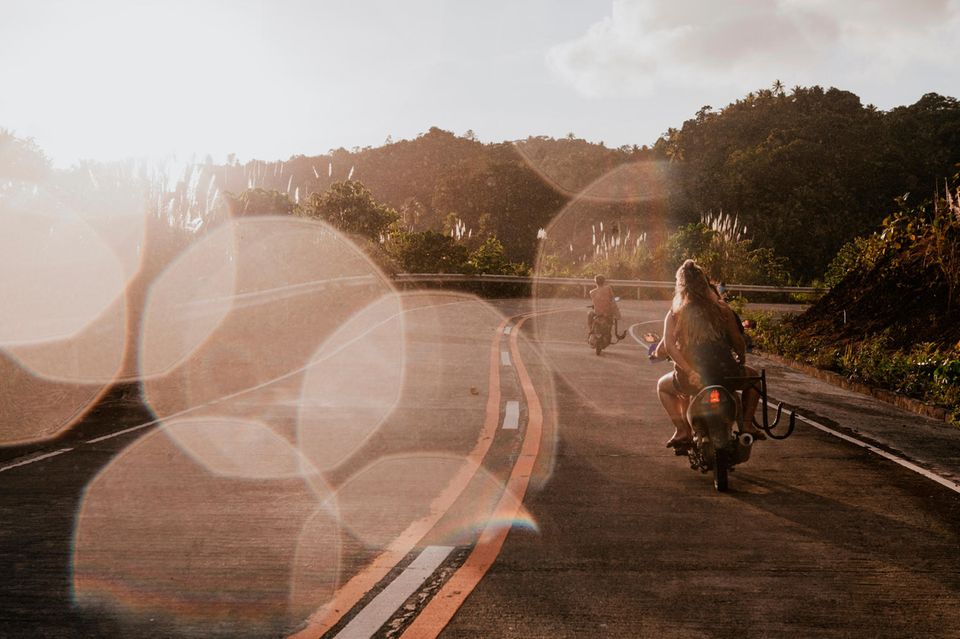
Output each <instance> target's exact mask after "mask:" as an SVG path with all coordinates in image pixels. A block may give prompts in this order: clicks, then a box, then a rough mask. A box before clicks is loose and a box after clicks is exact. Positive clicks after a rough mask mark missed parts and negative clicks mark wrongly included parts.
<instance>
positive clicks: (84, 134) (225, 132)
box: [7, 2, 277, 165]
mask: <svg viewBox="0 0 960 639" xmlns="http://www.w3.org/2000/svg"><path fill="white" fill-rule="evenodd" d="M174 4H178V3H174ZM91 15H93V16H94V17H95V19H91ZM42 29H43V32H42V33H40V34H34V36H33V37H32V38H29V39H28V38H24V39H23V40H22V41H19V42H9V43H8V44H7V46H9V47H12V48H15V49H17V51H16V54H18V55H16V57H17V58H19V59H20V60H24V61H31V62H30V63H29V64H28V65H23V66H24V69H23V71H22V72H21V75H20V78H18V80H19V81H18V82H17V83H16V85H15V86H17V87H19V90H21V91H23V92H24V94H25V95H30V96H32V98H31V99H30V100H29V101H20V102H29V103H30V104H31V112H30V113H29V114H28V115H27V118H28V121H30V122H32V123H33V125H34V126H33V130H34V131H35V133H33V132H32V133H31V134H32V135H33V136H34V137H35V138H36V139H37V141H38V143H39V144H40V145H41V147H43V148H44V149H45V150H46V151H47V152H48V153H49V154H50V155H51V156H52V159H53V160H54V162H55V163H56V164H58V165H67V164H70V163H71V162H73V161H75V160H77V159H80V158H88V159H94V160H111V159H117V158H122V157H127V156H137V157H144V156H153V157H166V156H169V155H174V154H175V155H178V156H180V157H183V156H185V155H189V154H191V153H198V154H205V153H207V152H211V153H226V152H230V150H233V149H231V144H232V143H234V141H236V139H237V137H238V132H239V131H243V132H244V134H243V135H244V136H246V137H250V136H251V135H253V136H254V137H255V136H256V135H257V133H255V131H256V130H257V129H261V130H263V129H265V128H267V124H266V122H265V121H264V122H250V121H249V120H248V119H245V118H249V117H250V114H251V113H253V114H261V115H262V116H263V118H264V120H266V118H267V116H268V114H269V113H270V104H271V102H272V100H273V98H275V96H276V95H277V94H276V93H275V91H274V88H275V87H271V84H272V83H270V82H267V83H265V81H264V78H268V77H274V78H275V77H276V68H277V67H276V66H274V64H273V62H274V61H273V60H271V56H270V53H269V51H268V50H267V49H266V47H265V46H263V41H264V39H263V37H262V34H260V33H257V32H256V31H255V26H253V24H252V23H251V22H250V21H247V22H239V21H237V22H236V23H235V24H232V23H231V12H230V11H227V10H221V11H214V7H212V6H210V5H206V4H203V3H197V4H196V5H190V6H183V7H171V6H170V3H164V4H156V5H150V4H143V3H129V4H127V3H119V2H116V3H115V2H101V3H98V5H96V6H94V7H91V6H90V5H89V4H87V3H83V4H78V5H66V6H64V7H63V8H62V11H58V12H57V14H56V15H52V16H51V17H50V19H49V20H46V21H44V23H43V27H42ZM36 42H46V43H49V42H56V43H57V46H56V47H46V46H37V45H36ZM11 57H13V56H11ZM8 59H9V58H8ZM268 69H271V71H270V73H268ZM27 70H29V71H27ZM241 104H242V108H240V107H239V105H241ZM252 124H256V125H257V126H251V125H252ZM47 138H49V142H48V141H47ZM200 157H201V158H202V155H201V156H200ZM215 159H216V160H217V161H222V160H223V158H222V157H216V158H215Z"/></svg>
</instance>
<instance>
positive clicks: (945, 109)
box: [0, 83, 960, 283]
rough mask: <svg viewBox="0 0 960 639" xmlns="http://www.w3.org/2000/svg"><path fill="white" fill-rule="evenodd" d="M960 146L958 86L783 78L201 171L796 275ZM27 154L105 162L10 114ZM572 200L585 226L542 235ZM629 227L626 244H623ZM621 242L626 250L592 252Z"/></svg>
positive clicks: (533, 236) (805, 277)
mask: <svg viewBox="0 0 960 639" xmlns="http://www.w3.org/2000/svg"><path fill="white" fill-rule="evenodd" d="M678 119H679V118H678ZM241 135H242V133H241ZM38 158H39V160H38ZM958 163H960V102H958V100H956V99H955V98H951V97H944V96H940V95H937V94H927V95H925V96H923V97H922V98H920V99H919V100H918V101H917V102H916V103H915V104H912V105H910V106H904V107H898V108H894V109H892V110H890V111H880V110H878V109H876V108H874V107H872V106H869V105H864V104H863V103H862V102H861V100H860V99H859V98H858V97H857V96H856V95H854V94H852V93H850V92H848V91H842V90H838V89H829V90H824V89H822V88H820V87H808V88H804V87H796V88H794V89H793V90H790V91H785V90H783V88H782V87H781V86H780V85H779V83H777V84H775V86H774V88H772V89H764V90H761V91H758V92H756V93H751V94H748V95H747V96H745V97H744V98H743V99H741V100H737V101H736V102H734V103H733V104H730V105H727V106H726V107H723V108H721V109H716V110H715V109H713V108H711V107H709V106H705V107H703V108H702V109H700V110H699V111H698V112H697V113H696V114H695V115H694V117H692V118H691V119H689V120H687V121H686V122H683V123H682V125H681V126H680V127H679V128H672V129H670V130H668V131H667V132H666V133H665V134H664V135H663V136H662V137H661V138H660V139H658V140H657V141H656V142H655V143H654V144H653V145H652V146H650V147H647V146H640V147H638V146H627V147H620V148H608V147H606V146H604V145H603V144H602V143H601V144H595V143H590V142H587V141H585V140H582V139H578V138H576V137H575V136H574V135H573V134H570V135H568V136H567V137H565V138H561V139H553V138H549V137H542V136H541V137H529V138H527V139H526V140H521V141H517V142H503V143H495V144H484V143H481V142H479V141H477V140H476V138H475V136H474V135H473V134H472V132H469V131H468V132H466V133H464V134H463V135H455V134H453V133H450V132H447V131H443V130H441V129H438V128H431V129H429V130H428V131H427V132H426V133H424V134H422V135H420V136H419V137H417V138H416V139H413V140H401V141H397V142H393V141H391V140H389V139H388V140H387V141H386V142H385V144H384V145H382V146H379V147H376V148H363V149H360V148H354V149H352V150H349V151H348V150H346V149H337V150H335V151H331V152H328V153H326V154H322V155H315V156H308V155H298V156H294V157H292V158H290V159H288V160H285V161H273V162H270V161H262V160H251V161H247V162H245V163H240V162H238V161H237V160H236V159H231V160H230V161H229V162H228V163H226V164H223V165H216V164H214V162H213V161H212V159H210V160H208V161H207V162H206V163H205V164H204V165H202V166H200V167H199V170H198V171H194V173H193V175H194V179H196V181H197V182H198V183H200V184H206V185H210V186H209V188H210V189H211V191H212V189H213V187H214V186H215V187H216V188H217V189H219V192H221V193H223V192H227V193H231V194H233V195H234V196H242V194H243V193H244V192H246V191H248V190H251V189H262V190H265V191H266V196H265V197H264V196H263V194H262V193H261V194H260V195H257V196H256V197H253V198H247V200H246V201H256V202H257V203H258V207H259V208H257V207H255V208H257V210H254V211H248V212H253V213H284V214H286V213H291V212H293V211H296V210H297V209H298V207H297V206H296V205H297V204H300V203H304V202H307V201H308V200H310V198H311V195H313V194H321V193H325V192H327V191H328V190H329V189H330V187H331V186H333V185H334V184H336V183H340V182H344V181H348V180H352V181H356V182H360V183H362V184H363V185H364V186H365V187H366V188H367V189H369V192H370V193H371V194H372V197H373V198H374V199H375V200H376V201H377V202H379V203H381V204H384V205H387V206H388V207H390V208H392V209H394V210H395V211H396V212H397V213H398V214H399V217H400V224H401V226H402V230H403V231H404V232H407V233H422V232H426V231H436V232H440V233H444V234H446V235H450V233H451V232H452V231H454V230H456V231H457V232H458V233H459V235H458V238H457V241H458V242H459V241H461V240H462V241H463V243H464V246H463V247H462V248H467V249H469V250H474V249H475V248H476V246H473V245H478V244H479V243H482V242H483V241H484V238H487V237H490V236H495V237H496V238H498V239H499V241H500V242H501V243H502V247H503V250H504V251H505V257H506V258H507V259H508V260H511V261H513V262H523V263H525V264H527V265H530V264H533V262H534V259H535V258H536V255H537V250H538V249H545V250H553V251H556V256H557V257H558V260H557V261H556V263H557V264H560V262H562V261H563V260H564V259H565V260H567V261H566V262H564V263H562V264H560V266H559V267H558V269H557V270H558V271H562V272H566V273H570V274H589V273H588V271H589V270H590V269H604V270H605V271H606V272H608V273H612V274H616V275H618V276H621V277H641V278H644V279H650V278H654V277H663V276H664V275H669V274H670V272H671V271H672V269H674V268H675V267H676V265H675V264H674V263H673V262H675V261H676V259H677V258H682V257H683V256H690V257H696V258H698V259H701V258H704V254H700V253H696V250H700V249H703V248H704V246H706V245H705V244H704V242H706V243H707V244H709V243H710V242H711V241H712V240H711V238H716V237H717V236H719V235H723V234H724V233H726V234H727V235H728V237H727V241H728V242H733V243H735V244H737V245H738V246H740V247H741V248H743V249H744V250H745V251H746V252H745V253H743V254H752V255H758V254H757V253H750V251H755V250H756V249H769V251H767V253H766V254H764V255H763V256H760V257H759V258H758V262H757V264H760V265H777V268H776V269H770V268H767V267H766V266H761V267H760V268H755V269H754V271H756V272H757V273H759V274H763V275H764V277H766V278H767V279H771V278H772V277H773V276H772V275H770V274H771V273H773V272H774V271H776V273H777V275H776V278H777V279H783V278H782V277H781V276H782V273H783V270H782V269H780V268H779V264H780V260H782V259H785V260H786V261H787V262H786V264H787V272H788V273H789V275H790V279H792V280H793V281H795V282H801V283H803V282H809V281H813V280H817V279H820V278H822V277H823V275H824V273H825V270H826V268H827V266H828V265H829V264H830V262H831V260H832V259H833V258H834V256H835V255H836V254H837V252H838V250H839V249H840V247H841V246H843V245H844V244H845V243H847V242H848V241H850V240H851V239H853V238H854V237H857V236H861V235H865V234H868V233H870V232H872V231H874V230H875V229H877V228H878V227H879V225H880V223H881V221H882V220H883V219H884V218H885V217H886V216H887V215H888V214H889V213H891V211H893V210H895V209H896V208H897V204H896V200H897V199H900V200H903V196H904V195H905V194H907V193H911V194H912V198H913V200H912V201H915V200H919V199H922V198H927V197H930V196H931V195H932V194H933V193H934V192H935V189H936V185H938V184H940V185H942V180H943V178H945V177H947V176H949V175H952V174H953V173H954V172H955V171H956V166H957V164H958ZM34 165H35V166H34ZM25 167H26V168H25ZM29 167H33V168H32V169H30V175H31V176H36V175H39V173H42V172H43V171H44V170H46V171H47V172H50V173H57V174H59V178H62V181H63V182H64V183H69V184H74V185H75V184H79V183H81V182H82V181H83V180H85V179H88V176H93V175H94V174H96V173H98V172H100V171H103V170H105V167H103V166H101V167H99V168H98V167H97V166H95V165H91V164H89V163H85V164H82V165H80V166H78V167H74V169H72V170H68V171H64V172H53V171H51V170H50V169H49V162H46V161H45V158H43V157H42V151H40V150H39V149H37V148H36V147H35V145H33V144H32V141H29V140H28V141H24V140H18V139H17V138H15V137H13V136H12V135H11V134H10V133H9V132H6V131H3V130H2V129H0V178H3V177H5V176H6V177H17V176H20V174H21V173H23V171H26V170H27V168H29ZM38 172H39V173H38ZM198 172H199V177H201V178H204V179H197V178H198ZM210 174H213V175H214V176H215V177H216V178H217V179H216V180H215V181H214V182H211V181H210V180H208V179H205V178H207V177H209V176H210ZM70 188H73V187H72V186H71V187H70ZM263 204H267V206H266V209H270V210H260V209H262V208H263V206H260V205H263ZM274 209H275V210H274ZM721 213H722V214H723V215H722V216H720V214H721ZM561 214H563V215H565V216H566V219H567V222H570V220H571V219H572V223H573V224H574V225H578V228H577V230H576V233H578V234H579V235H578V236H577V237H576V238H575V239H572V240H570V241H567V240H566V238H563V239H557V237H556V234H554V235H551V237H550V239H549V240H548V241H547V242H540V241H539V240H538V234H540V235H541V236H542V233H541V232H540V230H541V229H551V230H553V228H552V227H550V223H551V221H553V220H556V219H557V218H558V216H560V215H561ZM718 216H719V217H718ZM734 218H736V220H737V221H738V224H734V225H731V224H729V223H728V222H729V221H732V220H733V219H734ZM718 219H720V220H721V222H722V224H720V225H719V226H718V225H717V224H716V221H717V220H718ZM703 221H705V222H706V224H699V225H697V224H698V223H700V222H703ZM724 229H725V230H724ZM597 230H600V231H603V233H605V234H606V235H601V233H599V232H596V231H597ZM627 239H629V242H630V243H631V245H632V248H633V253H632V254H627V253H626V252H625V251H623V250H622V249H623V247H625V246H627V242H626V241H627ZM471 243H472V244H473V245H470V244H471ZM611 246H612V247H617V248H618V251H619V252H618V253H617V254H616V255H612V253H608V254H606V255H605V256H603V257H604V259H606V260H607V262H605V263H602V264H601V263H597V262H591V260H594V259H595V258H596V257H597V255H598V254H595V250H598V249H599V248H601V247H605V248H609V247H611ZM770 251H772V253H770ZM561 252H563V253H566V255H563V256H561V255H560V253H561ZM714 252H715V253H716V252H717V251H714ZM561 257H562V259H559V258H561ZM614 258H615V259H616V263H614V262H612V261H611V260H613V259H614ZM708 261H709V260H708ZM718 263H719V262H718ZM728 263H729V260H728ZM716 270H718V271H721V270H724V269H721V268H717V269H716ZM726 270H727V271H729V270H730V269H726ZM747 275H749V274H747ZM716 276H717V277H724V276H726V278H727V279H732V278H734V277H743V276H744V274H743V273H742V272H741V273H739V274H735V273H729V272H728V273H723V272H718V273H717V274H716ZM758 277H759V276H758Z"/></svg>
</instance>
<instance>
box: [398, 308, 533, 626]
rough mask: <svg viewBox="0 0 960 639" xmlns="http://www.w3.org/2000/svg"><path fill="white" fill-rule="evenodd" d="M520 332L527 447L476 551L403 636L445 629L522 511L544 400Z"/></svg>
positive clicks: (515, 350)
mask: <svg viewBox="0 0 960 639" xmlns="http://www.w3.org/2000/svg"><path fill="white" fill-rule="evenodd" d="M531 316H532V315H531ZM528 317H529V316H528ZM526 320H527V317H523V318H521V319H520V320H519V321H518V322H517V324H516V327H517V328H518V329H519V328H520V326H521V325H522V324H523V323H524V322H525V321H526ZM518 333H519V331H513V333H512V334H511V336H510V351H511V353H512V355H513V361H514V364H515V366H516V369H517V375H518V377H519V378H520V386H521V388H522V389H523V395H524V397H525V399H526V401H527V429H526V433H525V436H524V439H523V446H522V447H521V449H520V457H519V459H517V463H516V465H515V466H514V467H513V470H512V471H511V472H510V479H509V480H507V485H506V488H505V490H504V492H503V495H502V496H501V497H500V501H499V502H498V503H497V508H496V510H495V512H494V514H493V516H492V518H491V519H490V522H489V523H488V524H487V526H486V528H484V530H483V533H482V534H481V535H480V539H479V540H478V541H477V544H476V545H475V546H474V548H473V551H472V552H471V553H470V555H469V556H468V557H467V560H466V561H465V562H464V564H463V565H462V566H461V567H460V568H459V569H458V570H457V572H455V573H454V574H453V576H452V577H451V578H450V579H449V581H447V583H445V584H444V585H443V587H442V588H441V589H440V591H439V592H438V593H437V594H436V595H435V596H434V597H433V599H431V600H430V603H429V604H427V605H426V606H425V607H424V609H423V610H421V611H420V614H419V615H418V616H417V618H416V619H415V620H414V621H413V623H412V624H410V626H409V627H408V628H407V630H406V631H405V632H404V633H403V635H401V639H434V638H435V637H436V636H437V635H439V634H440V633H441V632H442V631H443V629H444V628H445V627H446V625H447V624H448V623H450V620H451V619H452V618H453V616H454V615H455V614H456V613H457V610H459V609H460V607H461V606H462V605H463V602H464V601H466V599H467V597H468V596H469V595H470V593H471V592H473V590H474V588H476V587H477V585H478V584H479V583H480V580H481V579H483V577H484V576H485V575H486V574H487V571H488V570H489V569H490V567H491V566H492V565H493V562H494V561H496V559H497V556H498V555H499V554H500V550H501V548H502V547H503V543H504V541H506V538H507V533H509V532H510V526H509V525H504V524H503V522H510V521H513V520H514V519H515V518H516V517H517V516H518V515H519V514H521V512H522V509H523V497H524V495H525V494H526V492H527V487H528V486H529V484H530V476H531V475H532V474H533V469H534V465H535V464H536V461H537V455H538V454H539V453H540V438H541V435H542V433H543V409H542V408H541V406H540V400H539V398H538V397H537V394H536V391H535V389H534V387H533V382H532V381H531V379H530V376H529V374H528V373H527V369H526V367H525V366H524V365H523V361H522V360H521V359H520V349H519V346H518V343H517V334H518Z"/></svg>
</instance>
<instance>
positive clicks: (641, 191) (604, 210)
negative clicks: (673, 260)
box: [533, 161, 674, 413]
mask: <svg viewBox="0 0 960 639" xmlns="http://www.w3.org/2000/svg"><path fill="white" fill-rule="evenodd" d="M673 182H674V178H673V175H672V169H671V167H670V165H669V164H667V163H664V162H656V161H643V162H634V163H629V164H623V165H620V166H618V167H616V168H615V169H613V170H612V171H609V172H608V173H606V174H604V175H602V176H601V177H599V178H597V179H596V180H594V181H593V182H592V183H591V184H589V185H587V186H586V187H584V188H583V190H582V191H580V192H578V193H577V194H576V195H575V197H574V198H573V199H572V200H571V201H570V202H569V203H568V204H567V206H565V207H564V209H563V210H562V211H561V212H560V213H559V214H558V215H557V216H556V217H555V218H554V219H553V221H552V222H551V223H550V225H549V226H547V228H546V230H545V233H544V237H543V239H542V240H541V241H540V248H539V253H538V256H537V263H536V275H537V278H538V279H537V282H536V283H535V285H534V290H533V293H534V300H535V304H536V308H537V310H538V311H544V312H545V311H557V310H559V309H568V311H569V312H566V313H563V317H564V319H565V321H559V320H557V319H554V320H553V321H537V322H535V330H536V332H537V338H538V341H540V342H542V343H559V342H565V343H569V344H571V345H573V344H577V343H581V344H582V348H583V352H584V353H586V352H589V348H588V346H587V343H586V316H587V311H588V309H587V305H588V304H589V303H590V302H589V300H587V299H585V298H584V297H583V293H584V290H583V289H582V287H581V286H577V287H575V288H570V287H566V288H562V287H558V286H556V285H554V284H550V283H547V282H545V281H544V278H548V277H552V276H557V275H561V276H566V277H570V276H573V277H584V278H588V277H589V278H592V276H593V275H594V274H603V275H605V276H606V277H607V279H611V280H615V279H656V278H655V277H652V276H651V275H650V272H651V271H652V270H654V269H653V266H655V264H654V258H655V253H654V249H655V248H656V246H657V242H658V241H659V240H660V239H661V238H663V237H665V236H666V229H667V228H668V226H669V224H668V222H669V220H667V211H666V201H667V198H668V196H669V194H670V192H671V191H672V189H673V188H674V186H673ZM626 328H627V327H626V326H625V325H622V326H619V330H620V331H623V330H625V329H626ZM571 348H576V347H575V346H571ZM614 348H616V347H614ZM549 352H550V353H552V354H553V355H551V362H550V366H551V368H553V369H554V370H555V372H556V373H557V375H558V378H559V379H562V380H563V382H564V383H565V384H566V385H567V386H568V387H569V388H570V389H571V390H572V391H573V392H576V393H577V394H579V395H580V398H581V400H582V401H583V402H584V403H585V404H587V405H589V406H591V407H592V408H593V409H594V410H597V411H599V412H605V413H608V412H610V408H609V407H610V406H617V405H620V404H621V402H617V401H608V398H605V397H602V387H601V391H600V392H599V393H598V391H596V390H594V388H595V387H596V386H597V385H596V384H595V377H596V376H601V375H609V374H620V373H612V372H611V369H616V368H622V371H621V372H622V374H624V375H630V374H631V371H629V370H628V368H627V367H622V366H620V362H617V361H616V360H614V358H612V357H610V358H607V359H606V360H603V361H593V360H590V359H587V358H585V359H580V358H576V359H575V363H572V362H573V361H574V360H571V359H570V358H569V357H567V354H568V349H561V350H559V351H558V350H557V349H550V351H549ZM594 359H597V358H594ZM568 360H569V361H568ZM587 384H590V388H591V391H590V392H587V390H586V385H587ZM609 399H611V400H612V399H613V398H609Z"/></svg>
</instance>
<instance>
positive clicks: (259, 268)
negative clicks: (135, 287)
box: [141, 217, 399, 417]
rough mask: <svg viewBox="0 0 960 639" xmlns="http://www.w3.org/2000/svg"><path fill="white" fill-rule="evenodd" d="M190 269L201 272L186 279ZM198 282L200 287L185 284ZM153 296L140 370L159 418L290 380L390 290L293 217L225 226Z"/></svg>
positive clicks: (344, 244)
mask: <svg viewBox="0 0 960 639" xmlns="http://www.w3.org/2000/svg"><path fill="white" fill-rule="evenodd" d="M194 251H195V252H196V254H195V255H193V252H194ZM194 265H197V267H196V268H207V271H205V272H194V268H195V267H194ZM201 276H205V277H207V282H208V284H204V285H196V284H191V283H190V281H189V280H190V279H191V278H193V279H196V278H198V277H201ZM167 278H169V280H167ZM154 289H156V294H154V290H153V289H152V290H151V295H150V300H149V303H148V305H147V310H146V318H145V321H144V328H143V336H142V344H141V353H142V355H141V362H142V364H141V368H142V370H143V373H144V376H145V377H147V380H146V382H145V383H144V392H145V395H146V398H147V400H148V402H149V404H150V406H151V408H152V409H153V410H154V411H155V412H156V413H157V415H158V416H160V417H165V416H169V415H174V414H180V413H182V412H184V411H192V410H196V409H199V408H203V407H205V406H211V405H213V404H219V403H221V402H225V401H228V400H230V401H232V400H234V399H238V398H239V399H243V397H241V396H245V395H248V394H250V393H255V392H257V391H263V390H266V389H268V388H269V387H272V386H282V385H284V384H287V383H296V382H298V381H299V380H295V379H294V378H296V377H297V376H298V375H302V374H303V372H304V371H305V370H306V369H307V367H308V365H309V363H310V360H311V357H312V355H313V354H314V353H315V352H316V350H317V349H318V347H319V346H320V345H321V344H323V343H324V342H325V341H326V340H327V339H328V338H329V337H330V336H331V335H332V334H334V333H335V332H337V331H338V330H340V329H341V327H342V326H343V324H344V323H345V322H346V321H347V320H348V319H349V318H350V317H352V316H354V315H356V314H357V313H358V312H359V311H360V310H361V309H363V308H365V307H367V306H368V305H370V304H371V303H373V302H374V301H376V300H380V299H381V298H383V297H384V296H387V295H389V294H390V293H391V291H392V288H391V285H390V283H389V281H387V280H386V278H385V277H384V276H383V275H382V274H381V273H380V272H379V270H378V269H377V268H376V267H375V266H374V265H373V264H372V262H371V261H370V260H369V258H367V257H366V256H365V255H364V254H363V253H362V252H361V251H360V250H359V249H358V248H356V247H355V246H354V245H353V244H352V243H351V242H349V241H348V240H346V239H344V238H343V236H341V235H340V234H339V233H337V232H336V231H334V230H333V229H332V228H330V227H329V226H327V225H325V224H321V223H319V222H313V221H309V220H305V219H299V218H292V217H267V218H244V219H239V220H234V221H231V222H229V223H227V224H225V225H224V226H223V228H222V229H220V230H218V231H216V232H215V233H212V234H211V235H209V236H208V237H206V238H204V239H203V240H201V242H200V243H199V245H198V246H197V247H194V249H191V255H190V256H188V257H185V258H184V259H183V260H182V261H178V263H177V264H175V265H174V266H173V267H172V268H171V269H170V270H169V272H167V273H164V275H163V276H162V277H161V279H160V280H159V281H158V282H157V283H156V284H155V285H154ZM231 289H232V290H231ZM181 291H190V292H189V294H186V293H183V292H181ZM398 339H399V338H398ZM261 399H262V396H261ZM247 400H249V397H248V398H247ZM284 401H287V402H289V401H291V400H290V398H285V399H284ZM241 403H243V404H244V406H246V407H247V408H249V404H250V402H249V401H245V402H241ZM262 409H263V410H272V409H273V406H263V407H262ZM222 410H223V409H222V407H221V406H217V408H216V412H219V413H222Z"/></svg>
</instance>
